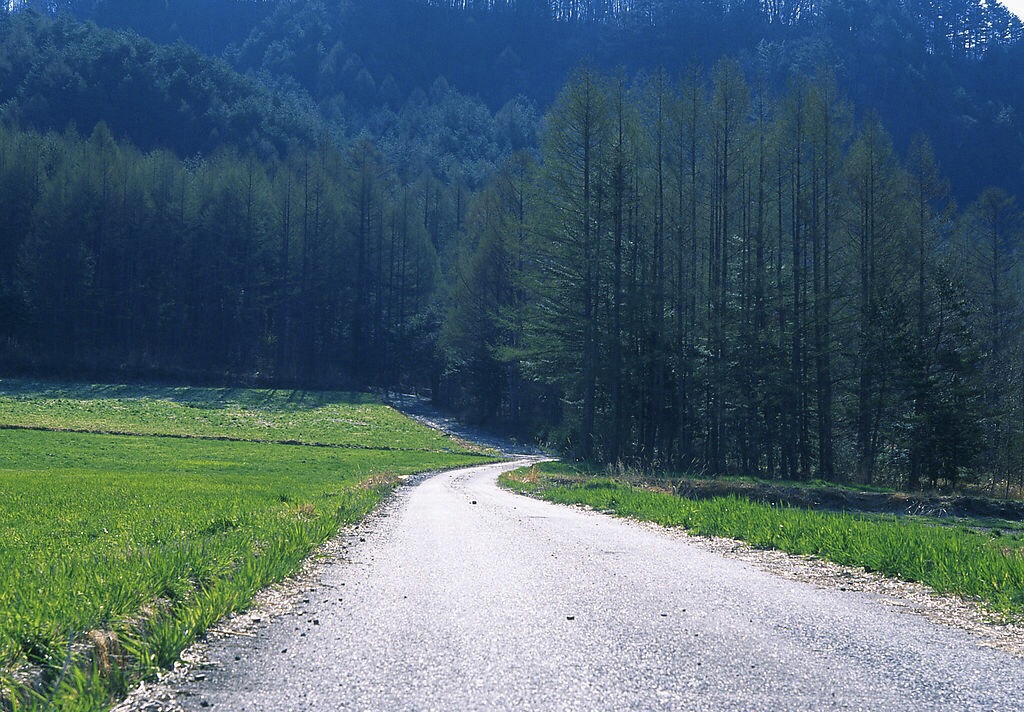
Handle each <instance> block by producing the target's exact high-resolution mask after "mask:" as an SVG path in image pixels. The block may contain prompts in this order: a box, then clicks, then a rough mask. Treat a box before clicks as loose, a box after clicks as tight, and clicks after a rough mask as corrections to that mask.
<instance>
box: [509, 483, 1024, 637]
mask: <svg viewBox="0 0 1024 712" xmlns="http://www.w3.org/2000/svg"><path fill="white" fill-rule="evenodd" d="M569 476H571V477H572V478H573V479H574V480H575V479H578V476H577V475H576V473H575V472H574V471H572V470H570V469H569V468H568V467H567V466H565V465H562V464H560V463H548V464H545V465H542V466H540V467H535V468H533V469H528V470H522V471H518V472H516V473H510V474H509V475H506V476H504V477H503V478H502V480H501V482H502V484H503V485H505V486H506V487H509V488H511V489H513V490H516V491H519V492H522V493H526V494H532V495H534V496H538V497H540V498H542V499H545V500H548V501H551V502H557V503H562V504H586V505H590V506H591V507H593V508H595V509H598V510H602V511H611V512H614V513H615V514H616V515H618V516H622V517H631V518H635V519H640V520H644V521H650V522H655V523H657V524H661V525H664V526H671V527H681V528H683V529H686V530H687V531H689V532H690V533H692V534H695V535H698V536H721V537H729V538H733V539H740V540H742V541H745V542H748V543H749V544H751V545H752V546H755V547H759V548H766V549H779V550H781V551H786V552H789V553H792V554H803V555H810V556H818V557H821V558H823V559H828V560H830V561H834V562H836V563H839V564H844V565H848V566H858V567H863V568H865V569H867V570H869V571H877V572H880V573H883V574H886V575H889V576H895V577H899V578H902V579H905V580H908V581H918V582H921V583H924V584H927V585H928V586H930V587H931V588H933V589H934V590H936V591H938V592H940V593H954V594H959V595H962V596H966V597H970V598H974V599H977V600H979V601H982V602H984V603H986V604H987V605H989V606H990V607H991V608H992V609H994V610H995V611H997V612H999V613H1001V614H1004V615H1007V616H1013V617H1017V616H1020V615H1021V614H1024V547H1022V545H1024V541H1022V539H1021V538H1020V536H1019V535H1016V536H1006V535H1001V536H993V535H991V534H988V533H982V532H978V531H973V530H971V529H969V528H967V527H946V526H938V525H936V524H930V523H926V522H922V521H919V520H910V519H905V518H903V519H900V518H897V517H893V516H878V515H872V516H859V515H855V514H848V513H833V512H819V511H810V510H803V509H795V508H791V507H776V506H770V505H764V504H758V503H754V502H751V501H749V500H746V499H743V498H739V497H736V496H729V497H719V498H714V499H710V500H690V499H685V498H681V497H675V496H673V495H671V494H667V493H663V492H655V491H650V490H645V489H641V488H638V487H635V486H631V485H628V484H623V483H621V482H618V481H615V480H611V479H607V478H593V479H586V480H582V481H571V482H566V481H565V480H566V478H567V477H569Z"/></svg>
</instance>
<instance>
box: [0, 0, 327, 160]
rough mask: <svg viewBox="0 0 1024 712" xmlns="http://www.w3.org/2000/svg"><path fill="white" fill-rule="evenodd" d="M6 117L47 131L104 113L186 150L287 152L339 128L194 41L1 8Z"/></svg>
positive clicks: (157, 141)
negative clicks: (158, 39) (168, 41)
mask: <svg viewBox="0 0 1024 712" xmlns="http://www.w3.org/2000/svg"><path fill="white" fill-rule="evenodd" d="M0 120H3V121H5V122H7V123H10V124H13V125H17V126H22V127H25V128H33V129H35V130H38V131H44V132H45V131H51V130H52V131H64V130H65V129H66V128H67V127H68V126H70V125H74V126H78V127H80V129H81V130H82V131H84V132H89V131H91V130H92V127H93V126H95V125H96V124H97V123H98V122H100V121H104V122H106V123H107V125H108V126H109V127H110V130H111V132H112V133H113V134H114V135H115V136H116V137H117V138H119V139H120V138H122V137H128V138H130V140H131V141H132V143H134V144H135V145H136V146H139V147H140V148H143V149H145V150H150V149H154V148H167V149H171V150H173V151H175V152H177V153H178V155H181V156H194V155H196V154H205V155H210V154H212V153H213V152H215V151H216V150H217V149H218V148H220V147H222V146H225V145H230V146H235V147H237V148H239V150H243V151H253V152H256V153H257V154H258V155H260V156H263V157H269V156H274V155H277V156H280V155H284V154H285V153H287V151H288V150H289V147H290V146H293V145H312V144H314V143H315V142H316V140H317V137H318V136H320V135H321V134H324V133H329V132H331V129H330V128H329V126H328V125H327V124H326V123H324V122H323V121H322V120H321V118H320V117H319V115H318V112H317V110H316V108H315V107H312V105H308V106H303V105H302V104H301V103H300V102H296V101H293V100H287V101H286V100H285V98H284V97H283V96H282V95H280V94H275V93H273V92H271V91H270V90H268V89H267V88H266V87H265V86H263V85H261V84H260V83H258V82H256V81H254V80H252V79H249V78H246V77H243V76H241V75H240V74H238V73H237V72H235V71H234V70H233V69H231V67H229V66H228V65H227V64H226V63H224V62H223V61H220V60H214V59H210V58H208V57H206V56H204V55H202V54H201V53H200V52H199V51H198V50H196V49H194V48H192V47H189V46H187V45H184V44H175V45H157V44H154V43H153V42H151V41H150V40H147V39H143V38H141V37H139V36H138V35H136V34H133V33H129V32H117V31H113V30H108V29H102V28H99V27H97V26H96V25H94V24H91V23H90V24H80V23H77V22H75V21H74V20H72V19H70V18H69V17H66V16H65V17H61V18H59V19H57V20H51V19H50V18H48V17H45V16H43V15H39V14H37V13H35V12H31V11H26V12H20V13H4V12H0Z"/></svg>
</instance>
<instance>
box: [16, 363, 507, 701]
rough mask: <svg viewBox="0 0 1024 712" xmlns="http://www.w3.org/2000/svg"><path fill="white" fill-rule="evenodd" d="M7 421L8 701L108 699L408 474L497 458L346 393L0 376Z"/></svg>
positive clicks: (168, 660)
mask: <svg viewBox="0 0 1024 712" xmlns="http://www.w3.org/2000/svg"><path fill="white" fill-rule="evenodd" d="M0 425H2V426H4V427H5V428H7V429H6V430H5V431H3V432H0V438H2V443H3V446H2V455H0V570H2V571H3V572H4V575H3V576H2V577H0V709H2V710H20V709H36V708H39V709H45V708H56V709H62V710H96V709H104V708H106V707H108V706H109V705H110V704H111V703H112V702H114V701H116V699H117V698H118V697H119V695H121V694H122V693H123V692H125V691H126V690H127V689H129V688H130V687H131V686H132V685H133V684H134V683H135V682H137V681H138V680H140V679H144V678H147V677H150V676H152V675H153V674H155V673H156V672H157V671H158V670H160V669H162V668H166V667H168V666H170V665H172V664H173V662H174V661H175V660H176V659H177V656H178V654H179V653H180V651H181V650H182V649H183V648H185V647H186V646H187V645H189V644H190V643H191V642H192V641H193V640H195V638H196V637H197V636H199V635H202V633H203V632H204V631H206V630H207V629H208V628H209V627H210V626H211V625H212V624H214V623H215V622H216V621H217V620H218V619H219V618H221V617H222V616H224V615H225V614H227V613H229V612H231V611H235V610H240V609H243V608H245V607H246V606H247V605H248V602H249V601H250V600H251V598H252V597H253V595H254V594H255V593H256V592H257V591H259V590H260V589H261V588H264V587H265V586H267V585H268V584H270V583H272V582H275V581H279V580H281V579H283V578H285V577H286V576H288V575H289V574H291V573H294V572H295V571H296V570H297V568H298V566H299V565H300V564H301V562H302V561H303V559H305V558H306V557H307V556H308V555H309V554H310V552H311V551H312V550H313V549H314V548H315V547H316V546H317V545H318V544H320V543H322V542H323V541H325V540H326V539H327V538H329V537H330V536H332V535H333V534H334V533H336V532H337V530H338V528H339V526H342V525H345V524H349V523H352V522H355V521H357V520H359V519H360V518H361V517H362V516H364V515H365V514H366V513H367V512H369V511H370V510H371V509H372V508H373V507H374V506H375V505H376V504H378V503H379V502H380V501H381V499H382V498H383V497H384V496H385V495H386V494H387V493H388V492H389V491H390V490H391V489H392V488H393V487H394V485H395V484H396V483H397V481H398V478H399V477H400V476H401V475H405V474H410V473H415V472H420V471H424V470H431V469H438V468H448V467H455V466H460V465H465V464H471V463H475V462H483V461H486V460H489V459H493V453H487V452H484V451H481V450H479V449H476V448H473V447H472V446H469V445H467V444H465V443H459V442H456V441H454V440H451V439H448V438H445V437H443V436H441V435H439V434H437V433H436V432H434V431H431V430H429V429H427V428H425V427H422V426H419V425H417V424H415V423H413V422H412V421H410V420H408V419H406V418H404V417H403V416H401V415H400V414H398V413H396V412H395V411H394V410H392V409H390V408H388V407H386V406H384V405H382V404H380V403H378V402H376V401H374V399H372V398H371V397H368V396H364V395H349V394H342V393H308V392H293V391H250V390H218V389H158V388H157V389H146V388H128V387H120V386H114V387H109V386H70V387H54V386H48V385H39V384H29V383H24V382H10V381H0ZM12 428H14V429H12ZM82 431H97V432H82ZM98 431H106V432H118V433H122V434H119V435H111V434H100V433H99V432H98ZM167 435H173V436H174V437H160V436H167ZM217 438H226V439H217ZM306 441H309V442H315V443H319V444H320V446H309V445H303V444H300V443H302V442H306Z"/></svg>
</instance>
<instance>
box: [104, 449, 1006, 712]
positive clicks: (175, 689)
mask: <svg viewBox="0 0 1024 712" xmlns="http://www.w3.org/2000/svg"><path fill="white" fill-rule="evenodd" d="M511 466H512V464H508V463H506V464H503V465H491V466H485V467H479V468H472V469H468V470H457V471H453V472H448V473H440V474H436V475H434V476H431V477H427V478H420V479H416V480H413V481H411V482H410V483H409V484H408V485H407V486H405V487H402V488H400V490H399V491H398V493H397V494H396V496H395V497H394V498H393V499H392V501H391V502H390V503H389V504H388V505H387V506H386V507H384V508H383V509H382V510H381V511H380V512H379V513H378V514H376V515H374V516H373V517H371V518H370V519H369V520H367V521H366V522H364V523H363V524H362V525H361V526H360V527H359V528H357V529H352V530H349V531H347V532H345V533H343V534H342V535H341V536H340V537H338V538H337V539H336V540H335V541H333V542H331V544H330V545H329V546H328V547H327V548H325V550H324V551H322V552H321V554H320V555H319V556H318V557H316V558H315V559H314V560H312V561H311V563H310V566H309V567H308V568H307V570H306V571H305V572H304V573H303V575H302V576H300V577H299V578H298V579H296V580H295V581H293V582H292V583H291V586H290V587H282V588H279V589H277V590H275V592H273V593H268V594H265V597H264V598H263V599H262V600H261V601H260V602H259V603H258V604H257V605H256V606H255V607H254V609H253V610H252V611H251V612H249V613H248V614H245V615H243V616H238V617H236V618H235V619H232V620H229V621H224V622H223V623H222V624H221V625H219V626H218V627H217V631H218V632H214V633H211V635H210V636H209V637H210V640H209V641H208V642H206V643H204V644H203V645H201V646H198V647H196V648H194V649H192V650H191V651H189V653H188V658H189V660H191V663H190V664H189V665H185V666H182V667H181V668H180V669H179V670H177V671H176V672H175V673H172V674H171V675H168V676H167V678H165V680H164V681H162V682H161V683H159V684H157V685H154V686H150V687H148V688H146V689H145V690H140V691H138V692H137V693H136V694H135V695H133V696H132V697H131V698H130V699H129V700H128V701H127V702H126V703H125V704H124V705H122V706H121V707H120V708H119V709H120V710H154V711H155V710H172V709H173V710H203V709H223V710H266V709H281V710H289V709H294V710H299V709H302V710H341V709H361V710H413V709H416V710H433V709H437V710H442V709H465V710H472V709H481V710H483V709H513V708H514V709H525V710H530V709H537V710H549V709H564V710H599V709H638V710H639V709H644V710H656V709H666V710H668V709H687V710H762V709H763V710H832V709H835V710H841V709H842V710H846V709H851V710H852V709H864V710H951V709H957V710H974V709H977V710H1008V711H1009V710H1020V709H1024V691H1022V690H1020V689H1019V686H1018V685H1017V684H1016V681H1017V680H1020V679H1021V675H1022V674H1024V659H1022V657H1021V653H1022V650H1024V646H1022V643H1021V641H1022V636H1021V635H1020V630H1019V629H1018V628H1014V627H1012V626H999V625H993V624H992V623H991V622H988V621H986V620H985V617H984V614H983V612H981V611H980V610H978V609H974V608H972V607H971V606H970V605H969V604H964V603H962V602H957V601H955V600H952V599H941V598H938V597H936V596H934V595H932V594H931V593H930V592H928V591H927V589H924V588H923V587H918V586H914V585H911V584H903V583H900V582H893V581H889V580H887V579H882V578H881V577H875V576H871V575H868V574H865V573H864V572H857V571H855V570H849V569H843V568H842V567H834V566H832V565H829V564H825V563H823V562H820V561H813V560H808V559H801V558H798V557H791V556H786V555H784V554H777V553H775V552H763V551H754V550H751V549H749V547H744V546H743V545H741V544H738V543H736V542H732V541H727V540H708V539H697V538H693V537H688V536H686V535H685V534H683V533H680V532H676V531H671V530H665V529H662V528H658V527H654V526H651V525H644V524H638V523H635V522H628V521H624V520H618V519H613V518H610V517H607V516H604V515H601V514H598V513H596V512H592V511H587V510H584V509H582V508H578V507H560V506H556V505H551V504H547V503H544V502H539V501H536V500H532V499H528V498H524V497H521V496H518V495H514V494H511V493H509V492H506V491H504V490H501V489H499V488H498V487H497V486H496V484H495V479H496V478H497V475H498V473H499V472H500V471H502V469H505V468H508V467H511ZM933 619H937V620H941V621H943V622H942V624H937V623H935V622H933Z"/></svg>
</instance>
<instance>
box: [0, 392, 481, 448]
mask: <svg viewBox="0 0 1024 712" xmlns="http://www.w3.org/2000/svg"><path fill="white" fill-rule="evenodd" d="M2 426H17V427H27V428H40V429H50V430H70V431H86V432H97V433H120V434H135V435H167V436H176V437H203V438H232V439H239V440H258V441H268V442H289V441H294V442H299V443H307V444H321V445H338V446H343V447H362V448H388V449H401V450H429V451H439V452H444V451H467V452H480V449H479V448H475V447H473V446H470V445H468V444H466V443H462V442H457V441H454V440H452V439H451V438H448V437H445V436H444V435H443V434H441V433H439V432H437V431H435V430H430V429H429V428H424V427H421V426H420V425H418V424H417V423H415V422H414V421H412V420H410V419H408V418H406V417H404V416H402V415H401V414H400V413H398V412H397V411H395V410H394V409H392V408H389V407H387V406H384V405H382V404H381V403H380V402H379V400H378V399H376V398H374V397H373V396H370V395H367V394H351V393H339V392H330V391H326V392H315V391H296V390H290V389H284V390H257V389H243V388H194V387H154V388H147V387H144V386H124V385H75V384H70V385H52V384H36V383H32V382H26V381H19V380H0V427H2Z"/></svg>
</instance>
